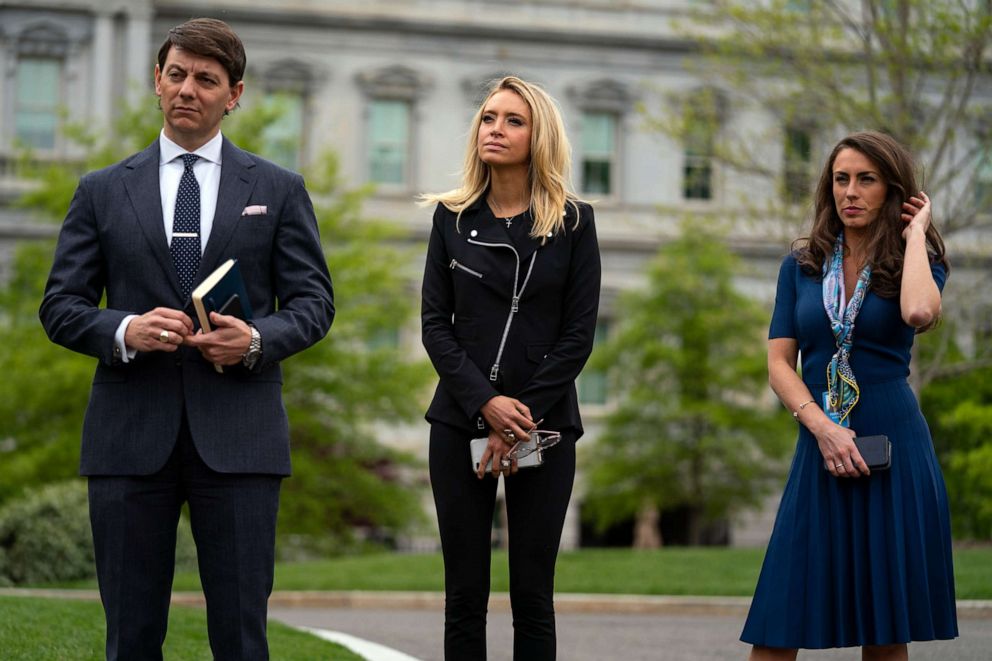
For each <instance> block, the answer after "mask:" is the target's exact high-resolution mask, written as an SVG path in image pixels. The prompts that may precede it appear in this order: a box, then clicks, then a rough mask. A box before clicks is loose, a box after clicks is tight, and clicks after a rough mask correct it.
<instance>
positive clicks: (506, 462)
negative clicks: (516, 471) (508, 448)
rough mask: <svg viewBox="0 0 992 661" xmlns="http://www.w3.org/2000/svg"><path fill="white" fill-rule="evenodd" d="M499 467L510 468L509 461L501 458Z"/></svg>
mask: <svg viewBox="0 0 992 661" xmlns="http://www.w3.org/2000/svg"><path fill="white" fill-rule="evenodd" d="M499 465H500V466H502V467H503V468H509V467H510V466H511V463H510V460H509V459H507V458H506V457H503V459H502V460H501V461H500V462H499Z"/></svg>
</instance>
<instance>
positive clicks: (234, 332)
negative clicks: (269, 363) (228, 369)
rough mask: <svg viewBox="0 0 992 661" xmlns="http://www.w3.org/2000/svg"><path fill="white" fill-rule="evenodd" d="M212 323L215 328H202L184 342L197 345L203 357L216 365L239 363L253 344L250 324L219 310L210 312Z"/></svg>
mask: <svg viewBox="0 0 992 661" xmlns="http://www.w3.org/2000/svg"><path fill="white" fill-rule="evenodd" d="M210 323H211V324H213V327H214V329H213V330H212V331H210V332H209V333H204V332H203V331H202V330H201V331H200V332H199V333H197V334H196V335H187V336H186V337H185V338H184V339H183V344H186V345H187V346H191V347H196V348H197V349H199V350H200V353H201V354H203V357H204V358H206V359H207V360H208V361H210V362H211V363H213V364H215V365H237V364H238V363H240V362H241V357H242V356H243V355H245V352H246V351H248V346H249V345H250V344H251V330H250V329H249V328H248V324H246V323H245V322H243V321H241V320H240V319H238V318H237V317H232V316H230V315H226V314H219V313H217V312H211V313H210Z"/></svg>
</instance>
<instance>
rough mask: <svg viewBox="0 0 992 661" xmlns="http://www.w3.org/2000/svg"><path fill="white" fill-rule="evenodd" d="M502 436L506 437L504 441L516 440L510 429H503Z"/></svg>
mask: <svg viewBox="0 0 992 661" xmlns="http://www.w3.org/2000/svg"><path fill="white" fill-rule="evenodd" d="M503 436H506V439H507V440H508V441H511V442H512V441H515V440H516V439H517V435H516V434H514V433H513V430H512V429H504V430H503Z"/></svg>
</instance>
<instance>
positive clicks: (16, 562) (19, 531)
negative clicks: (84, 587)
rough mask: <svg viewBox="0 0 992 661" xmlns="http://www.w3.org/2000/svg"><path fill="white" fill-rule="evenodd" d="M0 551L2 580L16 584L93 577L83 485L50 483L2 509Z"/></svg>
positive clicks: (84, 488) (79, 482) (88, 522)
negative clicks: (1, 556)
mask: <svg viewBox="0 0 992 661" xmlns="http://www.w3.org/2000/svg"><path fill="white" fill-rule="evenodd" d="M0 549H2V551H0V552H2V553H3V556H5V557H4V559H3V562H2V565H0V576H2V577H3V578H6V580H7V581H9V582H11V583H13V584H15V585H17V584H24V583H32V584H33V583H50V582H56V581H72V580H76V579H83V578H89V577H92V576H94V575H95V573H96V570H95V566H94V564H93V535H92V533H91V532H90V519H89V508H88V507H87V503H86V482H84V481H83V480H71V481H68V482H57V483H54V484H49V485H46V486H44V487H41V488H39V489H36V490H33V491H29V492H28V493H27V494H26V495H25V496H24V497H23V498H20V499H17V500H13V501H10V502H9V503H7V504H6V505H5V506H4V507H3V509H0ZM0 580H2V579H0Z"/></svg>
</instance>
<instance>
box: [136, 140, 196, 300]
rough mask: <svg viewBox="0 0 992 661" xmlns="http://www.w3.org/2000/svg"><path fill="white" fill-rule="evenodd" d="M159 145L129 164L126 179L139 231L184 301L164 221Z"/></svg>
mask: <svg viewBox="0 0 992 661" xmlns="http://www.w3.org/2000/svg"><path fill="white" fill-rule="evenodd" d="M158 161H159V143H158V140H157V139H156V140H155V142H153V143H152V144H151V145H149V146H148V148H147V149H145V150H144V151H142V152H139V153H138V154H136V155H135V156H134V157H132V158H131V160H129V161H128V162H127V163H126V164H125V168H126V171H125V173H124V176H123V177H122V181H123V183H124V189H125V190H126V191H127V195H128V198H129V199H130V201H131V206H132V208H133V209H134V214H135V217H136V218H137V219H138V227H140V228H141V232H142V234H144V235H145V240H146V241H148V244H149V245H150V246H151V249H152V254H153V255H154V256H155V259H156V261H158V263H159V266H161V267H162V270H163V271H164V272H165V276H166V279H167V280H168V281H169V283H170V284H171V286H172V288H173V290H175V292H176V295H177V296H179V297H180V298H181V297H182V289H181V288H180V286H179V276H178V274H176V267H175V265H173V263H172V255H171V254H170V253H169V239H168V238H167V237H166V236H165V222H164V221H163V219H162V193H161V189H160V188H159V163H158Z"/></svg>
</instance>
